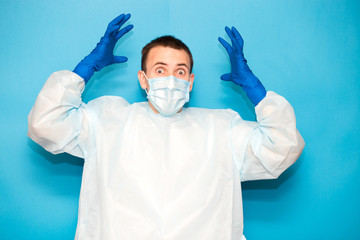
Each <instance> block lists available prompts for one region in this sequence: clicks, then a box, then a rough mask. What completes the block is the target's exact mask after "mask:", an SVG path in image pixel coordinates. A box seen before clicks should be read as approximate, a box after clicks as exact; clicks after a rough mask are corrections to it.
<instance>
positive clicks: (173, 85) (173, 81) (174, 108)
mask: <svg viewBox="0 0 360 240" xmlns="http://www.w3.org/2000/svg"><path fill="white" fill-rule="evenodd" d="M144 76H145V77H146V79H147V80H148V82H149V86H150V90H149V91H147V98H148V99H149V101H150V102H151V104H152V105H153V106H154V107H155V109H156V110H157V111H158V112H159V113H160V114H161V115H163V116H166V117H169V116H172V115H174V114H176V113H177V112H178V111H179V110H180V109H181V108H182V107H183V106H184V104H185V103H187V102H188V101H189V99H190V96H189V88H190V82H189V81H186V80H182V79H179V78H176V77H174V76H168V77H160V78H148V77H147V76H146V75H145V73H144Z"/></svg>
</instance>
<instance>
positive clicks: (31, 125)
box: [28, 71, 93, 158]
mask: <svg viewBox="0 0 360 240" xmlns="http://www.w3.org/2000/svg"><path fill="white" fill-rule="evenodd" d="M84 87H85V82H84V80H83V79H82V78H81V77H79V76H78V75H77V74H75V73H73V72H70V71H59V72H55V73H53V74H52V75H51V76H50V77H49V78H48V80H47V81H46V83H45V85H44V86H43V88H42V90H41V92H40V93H39V95H38V97H37V99H36V102H35V105H34V106H33V108H32V109H31V112H30V114H29V116H28V136H29V137H30V138H31V139H32V140H34V141H35V142H36V143H38V144H39V145H41V146H42V147H43V148H45V149H46V150H47V151H49V152H51V153H53V154H58V153H62V152H67V153H70V154H72V155H74V156H77V157H81V158H85V157H86V156H87V155H89V154H91V151H92V150H93V147H92V146H91V145H92V144H93V143H92V142H91V141H92V138H91V137H89V135H91V131H90V128H89V125H90V124H91V123H90V119H91V118H90V117H89V112H88V111H87V106H86V104H84V103H83V102H82V100H81V93H82V92H83V90H84Z"/></svg>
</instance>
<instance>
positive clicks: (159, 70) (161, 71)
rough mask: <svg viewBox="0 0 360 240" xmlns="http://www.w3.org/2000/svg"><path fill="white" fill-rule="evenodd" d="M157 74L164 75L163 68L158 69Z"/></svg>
mask: <svg viewBox="0 0 360 240" xmlns="http://www.w3.org/2000/svg"><path fill="white" fill-rule="evenodd" d="M156 73H159V74H162V73H164V70H163V69H162V68H158V69H156Z"/></svg>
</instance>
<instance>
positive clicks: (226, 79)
mask: <svg viewBox="0 0 360 240" xmlns="http://www.w3.org/2000/svg"><path fill="white" fill-rule="evenodd" d="M220 79H221V80H223V81H231V74H230V73H226V74H223V75H221V77H220Z"/></svg>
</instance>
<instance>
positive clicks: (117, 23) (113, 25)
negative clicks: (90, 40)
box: [106, 13, 131, 34]
mask: <svg viewBox="0 0 360 240" xmlns="http://www.w3.org/2000/svg"><path fill="white" fill-rule="evenodd" d="M130 17H131V14H130V13H129V14H126V15H125V14H121V15H120V16H118V17H117V18H115V19H114V20H113V21H111V22H110V24H109V26H108V29H107V30H106V33H107V34H116V33H117V31H119V29H120V28H121V26H122V25H123V24H124V23H125V22H126V21H127V20H129V18H130Z"/></svg>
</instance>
